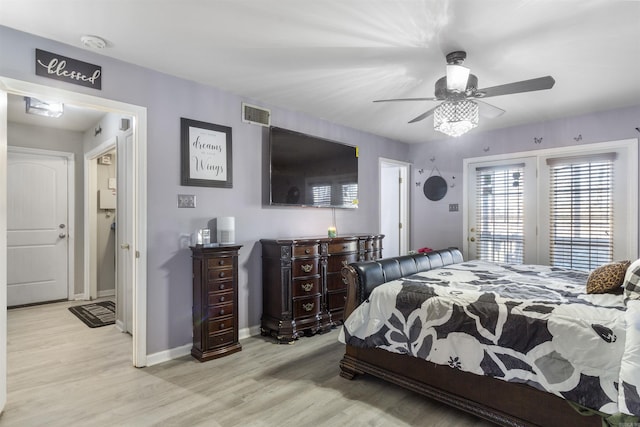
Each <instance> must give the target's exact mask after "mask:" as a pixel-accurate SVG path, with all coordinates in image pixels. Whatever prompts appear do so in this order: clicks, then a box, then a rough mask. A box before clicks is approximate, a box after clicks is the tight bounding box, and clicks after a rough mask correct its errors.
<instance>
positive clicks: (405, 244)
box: [378, 157, 411, 255]
mask: <svg viewBox="0 0 640 427" xmlns="http://www.w3.org/2000/svg"><path fill="white" fill-rule="evenodd" d="M385 164H387V165H393V166H396V167H398V168H400V173H401V179H402V185H400V223H401V224H402V228H401V229H400V231H399V237H400V255H406V254H407V253H409V247H410V244H411V242H410V241H409V240H410V239H409V236H410V235H411V232H410V229H411V226H410V224H411V223H410V219H411V218H410V216H409V212H410V207H411V206H410V204H409V194H410V192H409V190H410V188H409V176H410V173H411V163H407V162H402V161H400V160H393V159H386V158H384V157H380V158H378V199H379V200H380V202H379V203H380V204H379V211H378V229H379V230H380V229H381V228H382V213H383V209H384V207H383V200H382V197H380V192H381V191H382V168H383V165H385ZM383 248H384V244H383ZM383 250H384V249H383ZM383 255H384V252H383Z"/></svg>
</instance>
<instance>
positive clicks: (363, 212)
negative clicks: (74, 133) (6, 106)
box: [0, 26, 409, 354]
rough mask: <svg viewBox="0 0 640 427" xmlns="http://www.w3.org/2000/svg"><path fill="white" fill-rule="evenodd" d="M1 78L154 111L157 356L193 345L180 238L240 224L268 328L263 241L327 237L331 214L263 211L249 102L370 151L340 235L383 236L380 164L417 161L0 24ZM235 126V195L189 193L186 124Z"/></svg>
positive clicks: (151, 250) (254, 300) (150, 341)
mask: <svg viewBox="0 0 640 427" xmlns="http://www.w3.org/2000/svg"><path fill="white" fill-rule="evenodd" d="M0 43H1V44H2V56H1V57H0V75H2V76H5V77H9V78H14V79H19V80H24V81H29V82H34V83H38V84H43V85H48V86H53V87H60V88H64V89H66V90H73V91H77V92H82V93H87V94H91V95H94V96H100V97H104V98H108V99H113V100H117V101H121V102H127V103H131V104H135V105H140V106H145V107H147V109H148V111H147V113H148V116H147V120H148V139H147V141H148V142H147V144H148V145H147V151H148V156H147V166H148V176H147V182H148V194H147V195H146V197H147V203H148V218H147V227H148V238H147V240H148V241H147V245H148V258H147V259H148V272H147V277H148V291H147V293H148V299H147V305H148V321H147V323H148V331H147V353H149V354H153V353H156V352H159V351H162V350H166V349H170V348H175V347H179V346H182V345H186V344H189V343H190V342H191V303H192V298H191V259H190V251H189V250H188V249H186V248H184V247H183V245H181V240H180V235H181V234H183V233H191V232H192V231H193V230H194V229H197V228H202V227H205V226H207V224H208V222H209V221H210V220H212V219H213V218H216V217H219V216H234V217H235V218H236V242H237V243H240V244H242V245H244V247H243V248H242V249H241V250H240V272H239V288H240V289H239V326H240V328H248V327H253V326H257V325H259V323H260V315H261V311H262V307H261V305H262V290H261V258H260V256H261V251H260V246H259V242H258V241H259V239H261V238H274V237H287V236H311V235H323V234H326V229H327V226H328V225H329V223H330V219H331V211H330V210H327V209H312V208H306V209H303V208H272V207H267V206H264V205H263V175H264V173H265V172H266V171H265V169H264V167H265V162H264V156H265V154H266V151H265V149H266V143H267V133H266V129H265V128H262V127H259V126H255V125H250V124H245V123H242V122H241V120H240V111H241V102H243V101H246V102H249V103H252V104H258V105H262V106H264V107H267V108H271V109H272V124H273V125H274V126H279V127H283V128H288V129H293V130H296V131H300V132H305V133H309V134H312V135H316V136H320V137H323V138H328V139H333V140H336V141H341V142H345V143H348V144H352V145H358V146H359V147H360V163H359V183H360V188H359V200H360V207H359V208H358V209H354V210H339V211H337V225H338V228H339V233H344V234H346V233H353V232H377V231H378V217H379V215H378V210H379V208H378V205H379V203H378V157H386V158H390V159H397V160H402V161H407V159H408V158H409V146H408V145H407V144H403V143H398V142H395V141H391V140H388V139H385V138H381V137H378V136H375V135H371V134H367V133H364V132H361V131H357V130H354V129H350V128H346V127H343V126H339V125H336V124H332V123H329V122H326V121H323V120H319V119H316V118H313V117H310V116H308V115H305V114H302V113H298V112H291V111H287V110H283V109H280V108H277V107H274V106H270V105H265V104H263V103H261V102H259V101H256V100H250V99H243V98H240V97H238V96H236V95H234V94H231V93H227V92H224V91H221V90H218V89H216V88H212V87H207V86H203V85H200V84H198V83H195V82H192V81H187V80H183V79H179V78H176V77H172V76H168V75H165V74H161V73H158V72H155V71H153V70H149V69H144V68H141V67H137V66H134V65H131V64H127V63H123V62H120V61H116V60H113V59H111V58H108V57H106V56H100V55H96V54H95V53H93V52H90V51H87V50H84V49H79V48H75V47H72V46H68V45H63V44H59V43H56V42H53V41H50V40H46V39H43V38H39V37H35V36H32V35H29V34H25V33H22V32H18V31H14V30H12V29H9V28H6V27H1V26H0ZM35 48H39V49H44V50H49V51H52V52H55V53H58V54H61V55H65V56H69V57H72V58H75V59H79V60H82V61H86V62H90V63H93V64H99V65H101V66H102V73H103V74H102V75H103V85H102V91H95V90H92V89H88V88H83V87H80V86H74V85H69V84H65V83H62V82H57V81H54V80H51V79H46V78H42V77H38V76H35V71H34V50H35ZM181 117H186V118H189V119H194V120H201V121H205V122H210V123H216V124H220V125H225V126H230V127H232V129H233V188H232V189H221V188H203V187H182V186H180V118H181ZM177 194H195V195H196V197H197V208H195V209H178V208H177V207H176V198H177Z"/></svg>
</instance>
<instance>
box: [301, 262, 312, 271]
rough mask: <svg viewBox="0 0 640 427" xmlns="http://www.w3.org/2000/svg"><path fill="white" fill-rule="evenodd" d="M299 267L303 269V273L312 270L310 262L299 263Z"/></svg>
mask: <svg viewBox="0 0 640 427" xmlns="http://www.w3.org/2000/svg"><path fill="white" fill-rule="evenodd" d="M300 268H301V269H302V271H304V272H305V273H308V272H310V271H311V270H313V265H312V264H304V265H301V266H300Z"/></svg>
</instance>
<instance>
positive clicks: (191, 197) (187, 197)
mask: <svg viewBox="0 0 640 427" xmlns="http://www.w3.org/2000/svg"><path fill="white" fill-rule="evenodd" d="M178 207H179V208H195V207H196V195H195V194H178Z"/></svg>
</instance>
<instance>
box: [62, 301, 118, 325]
mask: <svg viewBox="0 0 640 427" xmlns="http://www.w3.org/2000/svg"><path fill="white" fill-rule="evenodd" d="M69 311H70V312H72V313H73V314H75V315H76V317H77V318H78V319H80V320H82V321H83V322H84V323H85V324H86V325H87V326H88V327H90V328H99V327H100V326H107V325H113V324H114V323H116V304H115V303H114V302H113V301H100V302H94V303H91V304H85V305H76V306H74V307H69Z"/></svg>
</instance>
